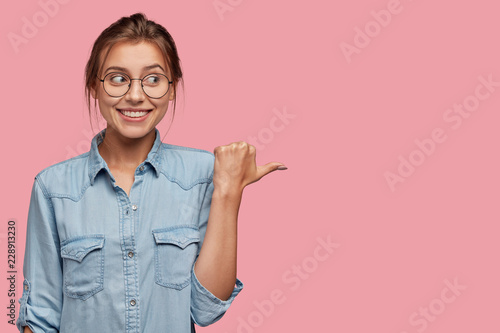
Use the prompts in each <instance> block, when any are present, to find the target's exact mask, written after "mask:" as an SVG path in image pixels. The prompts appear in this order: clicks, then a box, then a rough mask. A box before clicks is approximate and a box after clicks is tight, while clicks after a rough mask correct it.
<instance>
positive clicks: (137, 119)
mask: <svg viewBox="0 0 500 333" xmlns="http://www.w3.org/2000/svg"><path fill="white" fill-rule="evenodd" d="M116 110H117V111H118V114H119V115H120V117H121V118H122V119H123V120H125V121H127V122H133V123H136V122H141V121H143V120H145V119H146V118H147V117H148V116H149V114H150V113H151V111H153V109H136V108H123V109H119V108H117V109H116ZM120 111H131V112H141V111H147V114H146V115H144V116H142V117H136V118H132V117H127V116H125V115H124V114H122V113H121V112H120Z"/></svg>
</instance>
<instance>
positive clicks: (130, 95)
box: [125, 79, 146, 103]
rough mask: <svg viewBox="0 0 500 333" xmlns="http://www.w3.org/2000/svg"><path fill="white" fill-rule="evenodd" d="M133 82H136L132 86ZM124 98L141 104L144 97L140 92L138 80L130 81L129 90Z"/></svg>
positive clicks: (140, 84) (140, 83) (139, 81)
mask: <svg viewBox="0 0 500 333" xmlns="http://www.w3.org/2000/svg"><path fill="white" fill-rule="evenodd" d="M134 81H138V82H136V83H135V84H134ZM125 98H126V99H127V100H129V101H131V102H135V103H137V102H142V101H143V100H144V99H145V98H146V97H145V94H144V90H142V81H141V80H140V79H131V81H130V88H129V90H128V92H127V94H126V95H125Z"/></svg>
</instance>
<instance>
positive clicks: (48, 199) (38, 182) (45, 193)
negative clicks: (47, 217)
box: [35, 176, 56, 218]
mask: <svg viewBox="0 0 500 333" xmlns="http://www.w3.org/2000/svg"><path fill="white" fill-rule="evenodd" d="M35 181H36V182H37V184H38V186H40V189H41V190H42V194H43V197H44V198H45V200H47V202H48V204H49V206H50V212H51V214H52V217H54V218H55V216H56V214H55V211H54V206H53V205H52V200H50V198H51V197H50V195H49V193H48V191H47V188H46V187H45V185H44V184H43V182H42V180H41V179H40V178H38V176H37V177H35Z"/></svg>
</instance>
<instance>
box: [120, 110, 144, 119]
mask: <svg viewBox="0 0 500 333" xmlns="http://www.w3.org/2000/svg"><path fill="white" fill-rule="evenodd" d="M117 110H118V112H120V113H121V114H122V115H124V116H126V117H129V118H140V117H144V116H145V115H147V114H148V113H149V112H151V111H152V110H144V109H117Z"/></svg>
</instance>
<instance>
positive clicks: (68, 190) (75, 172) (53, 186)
mask: <svg viewBox="0 0 500 333" xmlns="http://www.w3.org/2000/svg"><path fill="white" fill-rule="evenodd" d="M88 155H89V152H86V153H83V154H81V155H78V156H75V157H73V158H70V159H67V160H64V161H62V162H59V163H56V164H53V165H51V166H48V167H46V168H44V169H43V170H41V171H40V172H39V173H38V174H37V175H36V176H35V179H36V180H38V183H39V184H40V186H41V187H42V189H43V191H44V192H45V194H46V195H48V196H50V197H54V196H55V197H57V196H64V197H75V199H76V196H78V194H79V193H80V194H81V191H82V189H83V188H84V187H85V186H88V185H90V180H89V173H88Z"/></svg>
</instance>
